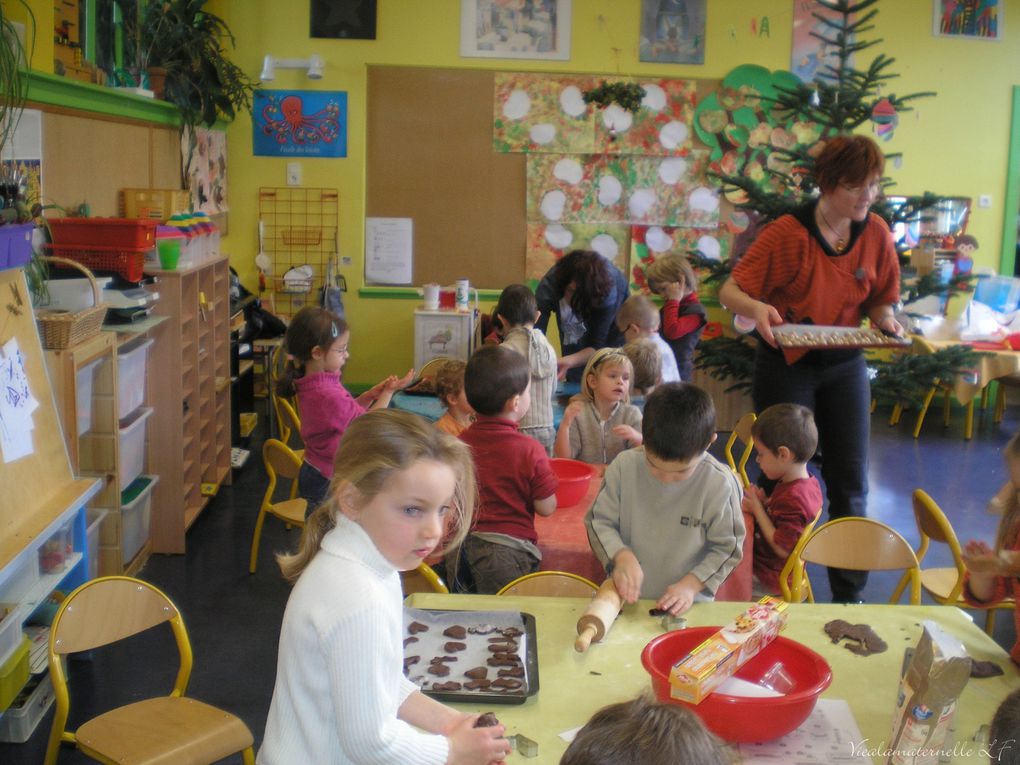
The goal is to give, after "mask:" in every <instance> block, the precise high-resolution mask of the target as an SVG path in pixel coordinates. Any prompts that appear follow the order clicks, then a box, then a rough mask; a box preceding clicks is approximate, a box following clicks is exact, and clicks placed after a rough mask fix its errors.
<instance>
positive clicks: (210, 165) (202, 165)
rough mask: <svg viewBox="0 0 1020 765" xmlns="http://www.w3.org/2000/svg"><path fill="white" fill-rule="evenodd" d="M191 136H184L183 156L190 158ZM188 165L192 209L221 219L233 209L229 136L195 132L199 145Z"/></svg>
mask: <svg viewBox="0 0 1020 765" xmlns="http://www.w3.org/2000/svg"><path fill="white" fill-rule="evenodd" d="M190 140H191V139H190V133H189V131H188V130H185V131H184V134H183V135H182V136H181V152H182V153H183V154H184V156H185V157H187V156H189V155H188V152H189V143H190ZM190 157H191V161H190V163H189V164H188V171H187V176H188V189H189V190H190V191H191V209H192V210H196V211H198V212H204V213H207V214H208V215H219V214H220V213H225V212H227V210H228V209H229V206H228V204H227V135H226V133H224V132H223V131H222V130H210V129H209V128H205V127H199V128H196V129H195V145H194V147H193V148H191V154H190Z"/></svg>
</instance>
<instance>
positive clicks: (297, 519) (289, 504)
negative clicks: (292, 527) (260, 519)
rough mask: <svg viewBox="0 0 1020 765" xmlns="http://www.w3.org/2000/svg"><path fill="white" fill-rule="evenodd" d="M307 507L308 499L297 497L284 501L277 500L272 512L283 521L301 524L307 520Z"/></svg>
mask: <svg viewBox="0 0 1020 765" xmlns="http://www.w3.org/2000/svg"><path fill="white" fill-rule="evenodd" d="M307 508H308V500H306V499H301V498H300V497H298V498H297V499H288V500H284V501H283V502H277V503H276V504H275V505H273V507H272V509H271V510H270V512H271V513H272V514H273V515H275V516H276V517H277V518H279V519H280V520H281V521H285V522H287V523H296V524H298V525H300V524H302V523H304V522H305V511H306V510H307Z"/></svg>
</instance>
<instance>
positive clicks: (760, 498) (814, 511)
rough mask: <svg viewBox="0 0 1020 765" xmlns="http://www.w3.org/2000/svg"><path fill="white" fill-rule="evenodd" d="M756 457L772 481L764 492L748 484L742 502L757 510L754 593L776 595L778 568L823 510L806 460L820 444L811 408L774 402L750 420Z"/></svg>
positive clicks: (777, 589)
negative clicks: (772, 486)
mask: <svg viewBox="0 0 1020 765" xmlns="http://www.w3.org/2000/svg"><path fill="white" fill-rule="evenodd" d="M751 435H752V436H753V437H754V448H755V451H756V452H757V456H756V459H757V461H758V466H759V467H760V468H761V471H762V472H763V473H764V474H765V476H766V477H767V478H768V479H769V480H770V481H778V483H777V484H776V486H775V488H774V489H773V490H772V494H771V495H770V496H769V497H767V498H766V497H765V494H764V492H763V491H762V490H761V488H759V487H757V486H748V487H747V488H746V489H744V499H743V501H742V502H741V507H742V508H743V510H744V511H745V512H750V513H752V514H753V515H754V520H755V528H754V563H753V566H752V570H753V572H754V579H753V582H754V584H753V591H752V594H751V597H753V598H755V599H757V598H760V597H761V596H762V595H778V594H779V592H780V587H779V574H780V572H782V570H783V566H784V565H785V563H786V559H787V558H788V557H789V555H790V553H791V552H792V551H793V548H794V547H795V546H796V545H797V541H798V540H799V539H800V535H801V534H803V533H804V528H805V527H806V526H807V525H808V524H809V523H811V521H813V520H814V519H815V518H817V517H818V514H819V513H820V512H821V511H822V488H821V486H819V485H818V479H817V478H815V477H814V476H812V475H810V474H809V473H808V470H807V461H808V460H809V459H811V457H812V456H813V455H814V453H815V448H816V447H817V446H818V429H817V428H816V427H815V419H814V417H813V416H812V414H811V410H810V409H808V408H807V407H805V406H801V405H800V404H776V405H775V406H770V407H769V408H768V409H766V410H765V411H764V412H762V413H761V415H760V416H759V417H758V419H757V420H755V422H754V425H752V426H751Z"/></svg>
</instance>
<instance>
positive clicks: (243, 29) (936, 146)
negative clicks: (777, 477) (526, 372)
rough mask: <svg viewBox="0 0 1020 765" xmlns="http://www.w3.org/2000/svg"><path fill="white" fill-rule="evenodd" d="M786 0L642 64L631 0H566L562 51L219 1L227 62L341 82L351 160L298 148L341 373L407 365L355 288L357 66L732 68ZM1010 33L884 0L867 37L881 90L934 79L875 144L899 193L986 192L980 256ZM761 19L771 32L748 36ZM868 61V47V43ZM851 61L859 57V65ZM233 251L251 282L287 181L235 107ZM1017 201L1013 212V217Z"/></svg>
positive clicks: (995, 214)
mask: <svg viewBox="0 0 1020 765" xmlns="http://www.w3.org/2000/svg"><path fill="white" fill-rule="evenodd" d="M793 3H794V0H711V2H710V3H709V19H708V30H707V35H706V51H707V53H706V60H705V64H704V65H703V66H676V65H663V64H644V63H640V62H639V61H638V56H637V40H638V25H639V6H640V2H639V0H573V24H572V30H573V32H572V42H571V58H570V60H569V61H565V62H558V61H520V60H500V59H467V58H460V56H459V55H458V49H459V30H460V0H385V2H380V3H379V4H378V7H379V15H378V23H377V39H376V40H374V41H364V40H319V39H316V40H312V39H310V38H309V36H308V30H309V18H308V13H309V5H310V4H309V3H308V2H303V1H302V2H291V1H289V0H288V1H285V0H218V1H217V3H216V6H217V10H219V11H221V13H223V15H225V16H226V18H227V19H228V20H229V23H230V27H231V29H232V30H233V32H234V34H235V35H236V37H237V42H238V47H237V51H236V56H235V60H236V61H237V62H238V64H239V65H240V66H242V67H243V68H244V69H245V71H247V72H249V73H250V74H252V75H257V74H258V72H259V71H260V69H261V61H262V56H263V55H265V54H266V53H272V54H273V55H275V56H278V57H288V58H290V57H304V56H308V55H309V54H311V53H318V54H320V55H322V56H323V57H324V58H325V59H326V62H327V65H326V70H325V76H324V77H323V79H321V80H318V81H312V80H308V79H306V78H305V76H304V74H303V73H302V72H300V71H296V70H284V71H280V72H278V73H277V79H276V81H275V82H274V83H273V84H272V86H271V87H273V88H303V89H316V88H318V89H324V90H343V91H346V92H347V93H348V112H349V115H350V125H349V129H348V138H347V140H348V156H347V158H346V159H303V160H301V164H302V169H303V175H304V178H303V181H304V185H306V186H311V187H315V186H330V187H337V188H338V189H339V191H340V207H341V211H340V253H341V255H344V256H351V257H352V258H353V266H351V267H349V268H344V269H342V270H343V273H344V275H345V277H346V279H347V284H348V287H349V290H350V291H349V292H348V293H347V295H346V296H345V300H346V304H347V308H348V317H349V319H350V322H351V325H352V351H353V355H352V358H351V362H350V364H349V367H348V371H347V375H346V377H347V379H348V380H349V381H350V382H352V383H367V382H374V381H375V380H377V379H379V378H380V377H382V376H383V375H385V374H388V373H391V372H400V371H403V370H405V369H406V368H407V367H408V366H409V365H410V363H411V359H412V356H413V352H412V347H411V346H412V340H411V337H412V331H413V325H412V310H413V306H414V302H413V301H410V300H380V299H372V298H359V297H358V294H357V290H358V288H359V287H360V286H362V285H363V276H362V274H363V262H362V251H363V220H364V184H365V102H366V90H365V81H366V66H367V65H370V64H391V65H401V66H444V67H481V68H489V69H507V70H535V71H562V72H594V73H606V74H649V75H655V76H668V77H704V78H719V77H722V76H723V75H725V74H726V73H727V72H728V71H729V70H730V69H732V68H733V67H735V66H737V65H739V64H745V63H754V64H759V65H762V66H767V67H769V68H772V69H779V68H783V69H788V68H789V59H790V27H791V13H792V7H793ZM1005 5H1006V8H1005V14H1004V17H1005V37H1004V39H1003V40H1001V41H998V42H984V41H974V40H957V39H951V38H936V37H933V36H932V34H931V28H932V23H931V12H932V11H931V9H932V4H931V3H930V2H929V1H928V0H883V2H881V3H879V4H878V7H879V10H880V13H879V17H878V19H877V26H876V29H875V30H874V31H873V32H870V33H868V34H867V35H866V36H867V37H868V38H871V39H874V38H883V39H884V42H883V43H881V44H880V45H878V46H876V48H875V50H876V52H881V53H884V54H886V55H888V56H893V57H895V59H896V62H895V63H894V64H893V65H892V67H891V68H892V71H894V72H897V73H899V74H900V77H899V78H898V79H896V80H893V81H892V82H891V83H890V85H889V86H888V90H889V92H895V93H899V94H904V93H908V92H916V91H923V90H934V91H936V92H937V93H938V95H937V96H936V97H935V98H929V99H925V100H922V101H920V102H918V104H917V106H916V110H915V112H912V113H908V114H905V115H903V116H902V117H901V120H900V125H899V127H898V129H897V130H896V134H895V137H894V138H893V139H892V140H891V141H890V142H889V143H885V144H883V148H884V149H885V150H886V151H887V152H902V153H903V155H904V157H903V164H902V167H901V168H895V167H892V166H890V167H889V169H888V175H889V176H890V177H891V178H892V179H893V180H894V181H896V183H897V185H896V187H895V191H897V192H900V193H904V194H918V193H921V192H922V191H925V190H931V191H934V192H937V193H940V194H944V195H952V196H969V197H972V198H973V199H974V200H975V202H976V200H977V198H978V197H979V196H980V195H983V194H987V195H990V196H991V197H992V206H991V208H989V209H976V207H975V209H974V210H973V213H972V216H971V222H970V226H969V231H970V232H971V233H973V234H974V235H975V236H976V237H977V238H978V240H979V241H980V242H981V245H982V246H981V249H980V250H979V252H978V262H979V264H981V265H990V266H997V265H998V262H999V251H998V250H999V242H1000V239H1001V234H1002V226H1003V220H1004V210H1003V197H1004V194H1005V186H1006V162H1007V151H1008V143H1009V130H1010V116H1009V115H1010V99H1011V87H1012V86H1013V85H1014V84H1020V83H1018V75H1016V74H1014V73H1015V72H1018V71H1020V0H1005ZM763 17H767V18H768V28H769V32H770V34H769V36H768V37H762V36H755V35H754V34H752V31H751V21H752V18H755V19H757V23H758V26H759V27H760V26H761V25H762V18H763ZM863 57H864V59H865V61H870V60H871V58H872V57H873V56H872V54H870V53H869V52H867V51H866V52H865V53H864V56H863ZM859 65H860V64H859ZM228 146H229V152H230V153H229V163H230V165H229V173H230V178H229V180H230V200H229V201H230V235H229V237H228V238H227V240H226V249H227V250H228V251H229V252H230V253H231V263H232V264H233V266H234V267H235V268H236V269H237V270H238V271H239V272H240V274H241V276H242V279H243V280H244V281H245V283H247V284H248V285H249V286H251V285H253V284H254V282H255V267H254V263H253V258H254V256H255V253H256V251H257V244H256V231H257V202H256V193H257V189H258V187H259V186H283V185H285V183H286V178H285V169H286V162H287V160H285V159H275V158H266V157H253V156H252V154H251V122H250V120H249V119H248V118H247V116H244V117H241V118H240V119H238V120H237V121H236V122H235V123H234V124H233V125H232V126H231V127H230V128H229V131H228ZM1015 214H1016V211H1012V212H1011V213H1010V216H1011V219H1012V216H1014V215H1015Z"/></svg>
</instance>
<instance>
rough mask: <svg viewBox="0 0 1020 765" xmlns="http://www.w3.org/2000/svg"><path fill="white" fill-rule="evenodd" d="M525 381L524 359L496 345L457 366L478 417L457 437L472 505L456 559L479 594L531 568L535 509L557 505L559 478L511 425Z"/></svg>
mask: <svg viewBox="0 0 1020 765" xmlns="http://www.w3.org/2000/svg"><path fill="white" fill-rule="evenodd" d="M530 387H531V370H530V367H529V366H528V360H527V359H525V358H524V357H523V356H521V354H519V353H517V351H513V350H511V349H510V348H507V347H506V346H503V345H487V346H484V347H482V348H479V349H478V350H477V351H475V352H474V353H473V354H472V355H471V358H470V359H469V360H468V363H467V369H466V370H465V372H464V389H465V391H466V392H467V399H468V403H470V404H471V406H472V407H473V408H474V410H475V412H476V413H477V419H476V420H475V422H474V424H473V425H471V427H469V428H468V429H467V430H465V431H464V432H463V433H461V434H460V438H461V440H462V441H464V443H466V444H467V445H468V446H470V447H471V454H472V456H473V457H474V461H475V471H476V473H477V476H478V493H479V506H478V515H477V520H476V522H475V524H474V526H473V527H472V529H471V533H470V534H469V535H468V537H467V539H466V540H465V541H464V547H463V556H462V557H461V558H460V560H462V561H463V562H464V563H465V564H466V565H467V569H468V572H467V573H468V575H469V576H470V578H471V579H472V580H473V581H474V588H475V589H476V590H477V591H478V592H480V593H482V594H485V595H492V594H495V593H496V592H498V591H499V590H500V589H501V588H502V587H503V585H505V584H508V583H509V582H512V581H513V580H514V579H516V578H517V577H519V576H523V575H524V574H530V573H532V572H534V571H537V570H538V565H539V562H540V561H541V559H542V554H541V552H539V550H538V533H537V532H536V531H535V514H536V513H537V514H538V515H542V516H548V515H552V514H553V512H555V510H556V488H557V486H558V485H559V481H558V479H557V478H556V474H555V473H553V470H552V465H551V464H550V462H549V455H547V454H546V452H545V449H543V448H542V445H541V444H540V443H538V442H537V441H536V440H535V439H533V438H531V437H529V436H526V435H524V434H523V433H521V432H519V430H518V427H517V424H518V423H519V422H520V421H521V419H522V418H523V417H524V414H525V412H527V411H528V406H529V404H530ZM449 569H450V567H449V565H448V571H449ZM450 579H451V580H454V581H456V580H455V578H454V577H452V576H451V577H450Z"/></svg>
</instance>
